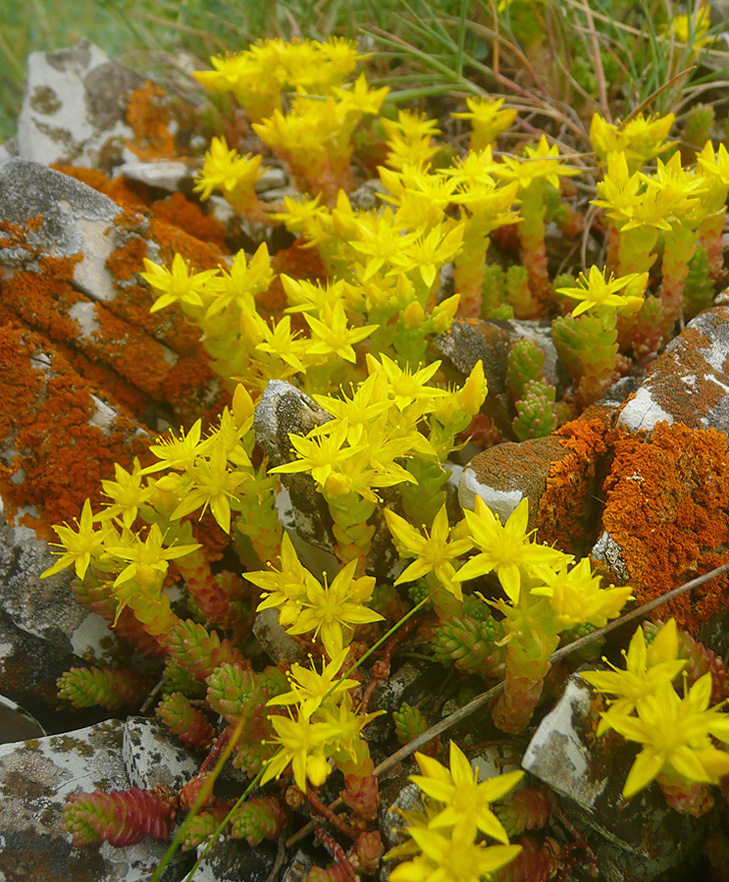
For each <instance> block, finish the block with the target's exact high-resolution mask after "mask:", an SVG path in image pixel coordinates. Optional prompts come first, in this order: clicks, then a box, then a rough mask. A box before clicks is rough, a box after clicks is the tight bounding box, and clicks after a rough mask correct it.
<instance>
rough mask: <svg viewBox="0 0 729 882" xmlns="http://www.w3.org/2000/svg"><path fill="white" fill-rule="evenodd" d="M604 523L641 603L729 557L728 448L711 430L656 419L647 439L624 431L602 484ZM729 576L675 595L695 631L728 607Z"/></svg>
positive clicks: (682, 619)
mask: <svg viewBox="0 0 729 882" xmlns="http://www.w3.org/2000/svg"><path fill="white" fill-rule="evenodd" d="M604 492H605V494H606V503H605V510H604V512H603V526H604V528H605V530H607V531H608V533H609V534H610V536H611V537H612V538H613V540H614V541H615V542H616V543H617V545H618V547H619V548H620V551H621V554H622V557H623V560H624V561H625V564H626V565H627V568H628V571H629V573H630V583H631V585H634V586H635V592H634V593H635V597H636V602H637V603H644V602H646V601H648V600H652V599H653V598H654V597H658V596H660V595H662V594H664V593H665V592H666V591H669V590H670V589H671V588H675V587H676V586H677V585H680V584H682V583H683V582H685V581H686V580H688V579H691V578H693V577H694V576H697V575H699V574H701V573H703V572H706V571H707V570H710V569H711V568H712V567H715V566H718V565H719V564H722V563H725V562H727V561H729V548H727V546H729V451H728V450H727V438H726V436H725V435H724V434H723V433H721V432H717V431H716V430H714V429H705V430H704V429H689V428H688V427H687V426H685V425H683V424H682V423H677V424H675V425H673V426H669V425H668V424H667V423H658V425H657V426H656V427H655V429H654V430H653V432H652V433H651V435H650V436H649V437H645V436H643V435H636V434H628V433H621V434H620V435H619V436H618V437H617V439H616V441H615V443H614V461H613V464H612V468H611V472H610V475H609V477H608V478H607V479H606V480H605V483H604ZM728 598H729V594H727V579H726V578H723V579H720V580H714V581H712V582H709V583H707V585H705V586H701V587H700V588H698V589H694V591H693V592H692V593H691V594H684V595H683V596H681V597H679V598H677V599H676V600H674V601H672V602H671V603H670V604H669V605H668V607H666V608H663V609H662V610H661V615H662V616H663V617H664V618H665V617H666V616H671V615H672V616H675V617H676V619H677V621H678V622H679V625H680V626H681V627H683V628H686V629H687V630H689V631H691V632H692V633H693V634H696V630H697V628H698V626H699V625H700V624H701V623H703V622H705V621H706V620H707V619H708V618H709V617H711V616H712V615H713V614H715V613H717V612H719V611H720V610H722V609H725V608H726V604H727V599H728Z"/></svg>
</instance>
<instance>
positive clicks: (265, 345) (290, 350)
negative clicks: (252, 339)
mask: <svg viewBox="0 0 729 882" xmlns="http://www.w3.org/2000/svg"><path fill="white" fill-rule="evenodd" d="M243 316H244V317H250V319H252V321H253V322H255V323H256V326H257V329H258V330H259V331H260V333H261V334H262V336H263V339H262V340H261V342H260V343H256V345H255V349H256V351H257V352H263V353H265V354H266V355H268V356H272V357H273V358H279V359H281V361H283V362H284V363H285V364H287V365H289V366H290V367H292V368H293V369H294V370H295V371H305V370H306V366H305V364H304V361H307V360H308V359H307V353H308V349H309V346H310V343H309V341H308V340H307V339H305V338H304V337H302V336H301V334H300V332H299V331H292V330H291V316H289V315H285V316H284V317H283V318H282V319H281V321H280V322H276V323H275V324H273V320H272V325H271V326H270V327H269V325H267V324H266V323H265V322H264V321H263V319H261V317H260V316H259V315H258V314H257V313H254V312H251V313H243Z"/></svg>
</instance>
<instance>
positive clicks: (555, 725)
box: [522, 676, 608, 811]
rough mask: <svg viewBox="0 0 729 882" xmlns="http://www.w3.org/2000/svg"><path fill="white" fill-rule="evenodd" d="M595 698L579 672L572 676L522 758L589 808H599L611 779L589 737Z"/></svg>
mask: <svg viewBox="0 0 729 882" xmlns="http://www.w3.org/2000/svg"><path fill="white" fill-rule="evenodd" d="M591 702H592V695H591V692H590V688H589V686H588V685H587V683H585V681H584V680H581V679H580V677H579V676H573V677H570V678H569V680H568V681H567V685H566V687H565V689H564V692H563V693H562V695H561V697H560V699H559V701H558V703H557V704H556V706H555V707H554V708H553V710H551V711H550V712H549V713H548V714H547V716H546V717H544V719H543V720H542V722H541V723H540V724H539V727H538V729H537V731H536V732H535V734H534V737H533V738H532V740H531V741H530V742H529V746H528V747H527V749H526V752H525V753H524V757H523V759H522V767H523V768H524V769H526V771H527V772H529V773H530V774H532V775H534V776H535V777H537V778H539V780H540V781H543V782H544V783H545V784H548V785H549V786H550V787H551V788H552V790H555V791H556V792H557V793H560V794H561V795H562V796H568V797H569V798H570V799H572V800H574V801H575V802H576V803H577V804H578V805H580V806H581V807H582V808H583V809H585V810H586V811H593V810H594V809H595V805H596V802H597V800H598V798H599V797H600V796H601V795H602V794H603V792H604V791H605V788H606V786H607V782H608V770H607V769H603V768H600V767H599V766H598V765H597V764H596V763H595V761H594V749H593V748H591V747H590V746H589V745H588V744H587V741H586V737H585V735H586V732H588V731H589V721H590V720H591V712H590V706H591ZM576 721H577V722H576Z"/></svg>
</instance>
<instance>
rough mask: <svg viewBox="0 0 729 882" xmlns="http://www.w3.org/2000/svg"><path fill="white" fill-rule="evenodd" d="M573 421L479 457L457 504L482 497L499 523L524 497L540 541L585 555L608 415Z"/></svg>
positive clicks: (595, 519) (464, 477)
mask: <svg viewBox="0 0 729 882" xmlns="http://www.w3.org/2000/svg"><path fill="white" fill-rule="evenodd" d="M592 412H593V413H595V416H594V417H593V418H587V417H588V414H585V418H583V419H579V420H573V421H572V422H570V423H567V424H566V425H564V426H562V428H560V429H558V430H557V432H555V433H552V434H551V435H548V436H546V437H544V438H534V439H531V440H528V441H522V442H521V443H515V442H505V443H503V444H499V445H496V446H495V447H490V448H488V449H486V450H484V451H482V452H481V453H479V454H477V455H476V456H475V457H474V458H473V459H472V460H471V461H470V462H469V463H468V465H467V466H466V467H465V468H464V470H463V472H462V473H461V478H460V482H459V485H458V498H459V502H460V504H461V506H462V507H463V508H466V509H473V505H474V498H475V496H477V495H478V496H480V497H481V498H482V499H483V500H484V502H486V504H487V505H489V506H490V507H491V508H492V509H493V510H494V511H496V512H497V513H498V514H499V516H500V517H501V518H502V519H503V518H506V517H508V516H509V515H510V514H511V512H512V511H513V510H514V508H516V506H517V505H518V504H519V502H520V501H521V500H522V499H523V498H527V499H528V500H529V527H530V528H536V529H537V538H538V540H539V541H540V542H546V543H550V544H551V543H555V542H556V543H557V544H558V546H559V547H560V548H562V549H563V550H564V551H568V552H571V553H574V554H584V553H585V552H587V550H588V549H589V548H590V546H591V545H592V544H593V543H594V541H595V539H596V537H597V534H598V531H599V516H600V507H599V496H598V494H599V479H600V478H601V471H602V469H603V463H604V462H605V461H606V456H607V452H608V444H607V437H608V432H609V429H610V415H609V411H608V412H607V413H603V412H598V413H596V412H595V411H592Z"/></svg>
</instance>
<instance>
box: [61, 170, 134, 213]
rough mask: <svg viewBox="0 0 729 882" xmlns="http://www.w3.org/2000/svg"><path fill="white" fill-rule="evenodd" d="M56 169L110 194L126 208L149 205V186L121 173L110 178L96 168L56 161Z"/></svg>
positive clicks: (110, 196) (105, 193)
mask: <svg viewBox="0 0 729 882" xmlns="http://www.w3.org/2000/svg"><path fill="white" fill-rule="evenodd" d="M51 168H53V169H55V170H56V171H59V172H61V173H62V174H64V175H68V177H70V178H74V179H75V180H77V181H81V183H82V184H86V186H87V187H91V188H92V189H93V190H97V191H98V192H99V193H103V194H104V196H108V197H109V199H111V200H112V201H113V202H116V203H117V204H118V205H120V206H124V207H126V208H131V209H136V208H139V207H140V206H145V205H149V202H150V199H149V188H148V187H146V186H145V185H144V184H140V183H138V182H137V181H130V180H129V178H126V177H124V176H123V175H120V176H119V177H116V178H109V177H107V176H106V175H105V174H104V173H103V172H100V171H99V170H98V169H95V168H80V167H79V166H75V165H62V164H60V163H56V164H54V165H52V166H51Z"/></svg>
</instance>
